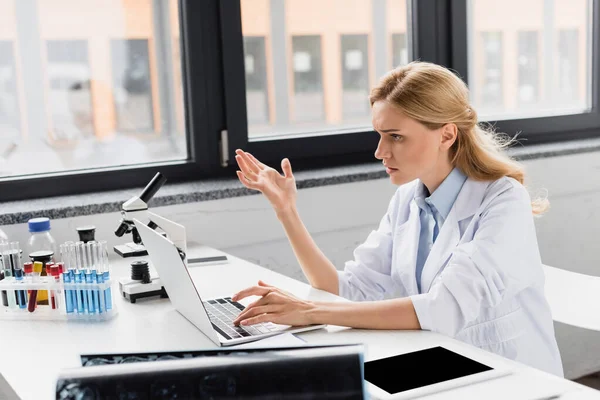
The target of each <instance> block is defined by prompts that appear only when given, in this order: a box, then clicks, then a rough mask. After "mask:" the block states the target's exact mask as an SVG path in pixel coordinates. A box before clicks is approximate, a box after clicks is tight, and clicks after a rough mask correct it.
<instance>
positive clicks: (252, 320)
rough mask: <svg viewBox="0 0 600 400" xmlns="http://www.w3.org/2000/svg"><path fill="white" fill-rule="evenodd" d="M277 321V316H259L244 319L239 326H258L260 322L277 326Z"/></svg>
mask: <svg viewBox="0 0 600 400" xmlns="http://www.w3.org/2000/svg"><path fill="white" fill-rule="evenodd" d="M278 321H279V315H278V314H272V313H271V314H261V315H259V316H256V317H252V318H248V319H245V320H243V321H242V322H240V324H242V325H244V326H246V325H255V324H260V323H262V322H272V323H274V324H277V323H278Z"/></svg>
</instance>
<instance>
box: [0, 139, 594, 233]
mask: <svg viewBox="0 0 600 400" xmlns="http://www.w3.org/2000/svg"><path fill="white" fill-rule="evenodd" d="M593 151H600V139H589V140H579V141H570V142H560V143H551V144H544V145H535V146H526V147H518V148H513V149H510V151H509V152H510V154H511V155H512V156H514V157H515V158H516V159H517V160H521V161H524V160H534V159H539V158H547V157H557V156H564V155H571V154H579V153H587V152H593ZM295 176H296V182H297V185H298V188H299V189H304V188H311V187H318V186H328V185H335V184H342V183H350V182H360V181H367V180H373V179H381V178H385V177H386V176H387V175H386V173H385V170H383V168H382V167H381V164H380V163H378V162H377V163H367V164H358V165H354V166H344V167H334V168H323V169H318V170H311V171H301V172H297V173H295ZM140 192H141V188H134V189H129V190H116V191H110V192H100V193H88V194H81V195H75V196H60V197H51V198H47V199H34V200H30V201H13V202H5V203H0V209H1V211H0V225H12V224H19V223H25V222H27V221H28V220H29V219H30V218H34V217H39V216H45V217H49V218H50V219H58V218H69V217H76V216H85V215H93V214H103V213H109V212H117V211H120V209H121V204H123V202H125V201H126V200H128V199H129V198H131V197H132V196H134V195H138V194H139V193H140ZM253 194H257V192H254V191H250V190H248V189H246V188H244V187H243V186H242V185H241V184H240V183H239V182H238V180H237V178H236V179H233V178H231V179H229V178H228V179H212V180H205V181H200V182H187V183H177V184H172V185H169V184H167V185H166V186H165V187H163V188H161V190H160V191H159V192H158V194H157V195H156V196H155V197H154V198H153V199H152V200H151V201H150V207H152V208H153V207H160V206H168V205H174V204H184V203H192V202H199V201H208V200H218V199H226V198H232V197H240V196H248V195H253Z"/></svg>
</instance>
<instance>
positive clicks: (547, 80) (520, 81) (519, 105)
mask: <svg viewBox="0 0 600 400" xmlns="http://www.w3.org/2000/svg"><path fill="white" fill-rule="evenodd" d="M593 3H594V2H588V1H585V0H574V1H563V0H557V1H536V2H521V1H518V0H507V1H504V2H497V1H494V0H468V2H467V6H468V10H467V11H468V12H467V24H468V27H467V32H468V59H469V60H468V63H469V73H468V81H469V84H470V85H469V86H470V89H471V95H472V101H473V103H474V106H475V107H476V108H478V109H479V111H480V114H479V115H480V117H483V118H484V119H490V120H504V119H522V118H539V117H552V116H557V115H581V114H586V113H589V112H590V110H591V109H592V96H591V89H592V86H591V83H590V82H591V73H592V72H591V71H592V68H591V62H592V61H591V55H592V51H593V48H594V47H593V46H594V43H593V40H592V37H593V35H592V32H591V29H592V28H593V26H592V25H591V22H590V21H591V18H590V17H591V16H592V12H593V10H592V4H593ZM516 9H518V10H519V12H518V13H515V12H514V10H516ZM564 121H567V120H564ZM538 122H539V121H538ZM505 125H506V124H505ZM532 126H533V125H532ZM571 126H573V125H572V124H571ZM537 127H538V129H539V130H543V129H542V125H540V124H539V123H538V124H537ZM548 127H549V128H550V129H554V128H553V127H552V125H549V126H548ZM517 130H520V131H524V129H515V131H517Z"/></svg>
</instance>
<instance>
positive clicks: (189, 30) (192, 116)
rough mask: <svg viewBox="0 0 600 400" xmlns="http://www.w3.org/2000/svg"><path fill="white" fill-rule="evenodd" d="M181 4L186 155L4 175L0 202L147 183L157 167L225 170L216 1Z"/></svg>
mask: <svg viewBox="0 0 600 400" xmlns="http://www.w3.org/2000/svg"><path fill="white" fill-rule="evenodd" d="M178 6H179V18H180V38H181V57H182V60H181V63H182V69H183V71H182V77H183V78H182V79H183V95H184V109H185V116H184V118H185V124H186V132H185V134H186V140H187V148H188V151H187V153H188V154H187V160H180V161H164V162H149V163H145V164H138V165H131V166H114V167H106V168H94V169H91V170H69V171H61V172H52V173H46V174H40V175H34V176H8V177H2V178H0V202H4V201H17V200H26V199H29V198H40V197H50V196H58V195H72V194H82V193H89V192H99V191H106V190H117V189H125V188H135V187H143V186H145V185H146V184H147V183H148V182H149V181H150V179H151V178H152V177H153V176H154V175H155V174H156V172H157V171H160V172H162V173H163V175H165V176H166V177H167V178H168V179H169V181H170V182H181V181H190V180H197V179H200V178H207V177H214V176H218V175H219V174H222V173H223V171H222V168H221V167H220V162H219V153H218V138H219V133H220V132H221V130H222V129H223V128H224V125H225V120H224V115H225V110H224V107H223V106H222V105H223V102H224V99H223V91H222V85H221V83H222V79H223V78H222V77H223V71H222V70H221V47H220V43H219V37H220V27H219V8H218V4H217V2H215V1H196V0H179V2H178Z"/></svg>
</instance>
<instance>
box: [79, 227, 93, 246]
mask: <svg viewBox="0 0 600 400" xmlns="http://www.w3.org/2000/svg"><path fill="white" fill-rule="evenodd" d="M76 229H77V233H78V234H79V240H81V241H82V242H84V243H87V242H90V241H92V240H94V236H95V233H96V227H95V226H94V225H88V226H79V227H77V228H76Z"/></svg>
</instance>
